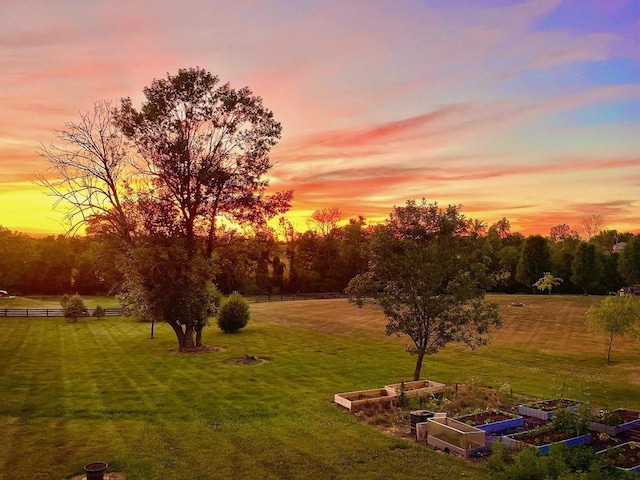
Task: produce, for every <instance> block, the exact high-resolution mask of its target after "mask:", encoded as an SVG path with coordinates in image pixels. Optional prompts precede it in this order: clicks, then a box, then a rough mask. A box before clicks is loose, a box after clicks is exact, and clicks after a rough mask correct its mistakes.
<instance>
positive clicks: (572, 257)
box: [0, 208, 640, 295]
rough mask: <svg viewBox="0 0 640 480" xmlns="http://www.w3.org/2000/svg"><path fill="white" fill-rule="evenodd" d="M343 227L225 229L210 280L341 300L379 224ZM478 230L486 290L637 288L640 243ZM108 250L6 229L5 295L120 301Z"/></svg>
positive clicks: (321, 216)
mask: <svg viewBox="0 0 640 480" xmlns="http://www.w3.org/2000/svg"><path fill="white" fill-rule="evenodd" d="M341 220H342V218H341V212H340V211H339V210H338V209H336V208H325V209H319V210H316V212H314V213H313V215H312V217H311V218H310V219H309V225H308V228H307V229H306V230H305V231H302V232H300V231H297V230H296V229H295V228H294V226H293V225H292V224H291V222H290V221H289V220H287V219H286V217H280V222H279V226H278V227H276V228H266V227H265V228H261V229H259V230H256V231H252V232H243V233H241V232H239V231H237V230H232V229H224V228H222V229H221V232H220V233H219V239H218V246H217V248H216V255H215V257H214V258H215V261H214V264H213V267H212V274H211V280H212V282H213V283H214V284H215V285H216V286H217V288H218V289H219V290H220V291H221V292H223V293H226V294H228V293H231V292H234V291H238V292H240V293H242V294H243V295H260V294H279V293H310V292H336V291H338V292H342V291H343V290H344V289H345V288H346V286H347V285H348V283H349V281H350V280H351V279H352V278H353V277H355V276H356V275H359V274H361V273H363V272H364V271H366V269H367V265H368V264H369V261H370V247H371V235H372V232H373V225H370V224H368V223H367V221H366V219H365V218H363V217H361V216H360V217H357V218H351V219H349V220H348V221H347V222H341ZM339 223H344V224H343V225H339ZM476 223H477V222H476ZM477 227H478V225H476V229H475V230H474V231H473V238H474V241H475V242H477V243H478V244H482V245H483V248H484V249H485V252H486V256H485V261H486V262H487V267H488V269H489V272H490V273H491V275H492V277H493V279H494V283H493V285H491V286H489V288H488V291H491V292H506V293H516V292H519V293H535V292H536V291H537V289H536V287H535V286H534V285H535V284H536V282H538V281H539V280H540V279H541V278H543V277H544V274H545V273H546V272H550V274H551V275H552V276H553V277H555V278H560V279H562V282H558V283H557V284H554V286H553V292H554V293H572V294H580V293H582V294H607V293H609V292H617V291H618V290H619V289H620V288H621V287H623V286H626V285H633V284H638V283H640V253H639V252H640V235H633V234H632V233H628V232H625V233H619V232H617V231H616V230H603V231H601V232H599V233H597V234H595V235H593V236H592V237H591V238H590V239H589V241H585V240H583V239H581V238H580V236H579V235H578V234H577V233H575V232H574V233H569V234H565V235H561V236H558V235H557V234H556V235H554V232H557V230H558V229H557V228H555V227H554V228H553V229H551V232H550V234H549V235H548V236H546V237H543V236H541V235H532V236H528V237H525V236H524V235H522V234H520V233H518V232H512V231H511V228H510V222H509V220H507V219H506V218H503V219H501V220H500V221H498V222H496V223H494V224H493V225H491V226H488V227H484V226H482V228H477ZM620 243H623V244H624V246H623V247H622V248H621V249H620V250H614V246H615V245H618V244H620ZM110 248H111V247H110V245H109V244H108V243H107V242H105V240H104V239H101V238H100V237H99V236H95V235H88V236H74V237H69V236H64V235H59V236H48V237H44V238H34V237H30V236H27V235H25V234H22V233H19V232H11V231H10V230H8V229H7V228H4V227H2V226H0V251H2V252H3V255H2V256H1V257H0V288H3V289H6V290H9V291H10V293H12V294H41V295H63V294H65V293H79V294H81V295H101V294H109V293H111V294H114V293H117V292H118V290H119V289H120V288H121V287H122V285H123V278H122V274H121V272H120V271H119V269H118V268H117V265H116V263H115V261H114V258H113V256H112V255H111V254H110Z"/></svg>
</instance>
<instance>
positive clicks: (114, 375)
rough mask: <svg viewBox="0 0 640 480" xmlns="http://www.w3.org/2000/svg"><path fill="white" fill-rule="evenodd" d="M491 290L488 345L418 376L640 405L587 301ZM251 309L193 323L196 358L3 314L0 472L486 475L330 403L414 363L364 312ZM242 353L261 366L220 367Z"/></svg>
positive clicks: (164, 338) (306, 304)
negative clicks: (91, 469) (92, 466)
mask: <svg viewBox="0 0 640 480" xmlns="http://www.w3.org/2000/svg"><path fill="white" fill-rule="evenodd" d="M491 298H492V299H493V300H496V301H497V302H499V303H500V304H501V312H502V315H503V318H504V323H505V326H504V328H503V329H502V330H500V331H499V332H496V333H495V334H494V336H493V339H492V343H491V345H489V346H487V347H483V348H481V349H479V350H476V351H470V350H467V349H463V348H460V347H448V348H446V349H444V350H443V351H442V352H441V353H440V354H439V355H437V356H435V357H431V358H427V359H426V361H425V365H424V367H423V378H429V379H433V380H436V381H442V382H447V383H452V382H470V381H475V382H477V383H480V384H485V385H490V386H500V387H502V388H506V389H508V388H512V389H513V391H514V392H516V393H522V394H526V395H530V396H535V397H550V396H557V395H562V396H565V397H572V398H576V399H578V400H589V401H591V403H592V404H593V405H598V406H604V407H617V406H628V407H631V408H636V409H637V408H640V342H639V341H630V340H623V339H617V340H616V342H615V343H614V348H613V353H612V359H613V362H614V363H613V364H612V365H610V366H607V365H606V338H605V337H604V336H603V335H601V334H599V333H597V332H592V331H589V330H588V329H587V328H586V327H585V324H584V311H585V310H586V308H587V307H588V306H589V305H591V304H593V303H595V302H598V301H600V300H601V298H597V297H596V298H593V297H564V296H555V295H553V296H551V298H548V297H546V296H543V295H539V296H535V297H534V296H523V297H518V296H511V295H509V296H506V295H504V296H495V297H491ZM3 301H4V300H3ZM514 301H522V302H523V303H525V304H526V306H525V307H511V306H509V303H511V302H514ZM87 303H88V304H89V299H87ZM34 306H35V305H34ZM251 308H252V315H253V317H252V320H251V321H250V323H249V325H248V327H247V328H246V329H245V331H243V332H242V333H240V334H236V335H223V334H222V333H220V332H218V331H217V329H215V328H210V329H207V330H205V342H206V343H208V344H210V345H219V346H222V347H224V348H225V350H224V351H220V352H217V353H210V354H205V355H175V354H174V353H172V350H173V349H175V346H176V345H175V340H174V335H173V333H172V332H171V331H170V328H169V327H168V326H167V325H157V326H156V339H155V340H150V339H148V335H149V325H148V324H140V323H136V322H133V321H131V320H128V319H120V318H111V319H103V320H97V319H92V318H87V319H81V320H79V321H78V323H77V324H73V323H67V322H66V321H65V320H64V319H53V318H49V319H38V318H36V319H33V318H29V319H25V318H15V319H14V318H7V319H2V321H1V322H0V431H2V435H0V479H3V480H4V479H7V480H8V479H33V478H38V479H63V478H70V477H72V476H74V475H78V474H80V473H82V466H83V465H84V464H85V463H88V462H90V461H95V460H103V461H107V462H108V463H109V464H110V467H109V471H124V472H125V473H126V474H127V477H128V478H129V480H135V479H145V480H150V479H186V478H198V479H207V478H273V479H276V478H278V479H279V478H363V479H365V478H367V479H369V478H424V477H425V472H428V476H429V477H430V478H439V479H440V478H442V479H446V478H460V477H461V476H462V473H463V472H464V478H471V479H485V478H486V479H488V478H491V477H494V475H493V474H492V473H491V472H489V471H488V470H486V469H485V468H484V467H483V466H482V465H475V464H470V463H467V462H464V461H462V460H459V459H456V458H452V457H449V456H446V455H442V454H439V453H436V452H433V451H430V450H428V449H426V448H424V447H422V446H417V445H413V444H412V443H410V442H406V441H404V440H398V439H395V438H392V437H388V436H386V435H384V434H383V433H381V432H380V431H379V430H377V429H374V428H372V427H369V426H367V425H364V424H362V423H359V422H358V421H357V420H356V419H355V418H354V416H352V415H350V414H348V413H346V412H345V411H343V410H342V409H341V408H339V407H338V406H336V405H334V404H333V403H332V400H333V394H334V393H337V392H343V391H350V390H356V389H363V388H373V387H379V386H382V385H385V384H389V383H394V382H399V381H400V380H403V379H404V380H408V379H410V376H411V374H412V372H413V364H414V357H412V356H410V355H408V354H406V353H405V352H404V351H403V350H402V344H403V343H405V339H402V338H397V337H386V336H385V335H384V324H385V321H384V318H383V317H382V316H381V314H380V313H379V312H378V311H377V310H376V309H373V308H365V309H362V310H359V309H357V308H356V307H353V306H351V305H349V304H348V303H347V302H346V300H320V301H300V302H282V303H280V302H277V303H263V304H255V305H252V307H251ZM245 354H250V355H255V356H257V357H260V358H263V359H265V360H267V361H266V362H264V363H261V364H256V365H235V364H233V360H234V359H237V358H239V357H241V356H243V355H245Z"/></svg>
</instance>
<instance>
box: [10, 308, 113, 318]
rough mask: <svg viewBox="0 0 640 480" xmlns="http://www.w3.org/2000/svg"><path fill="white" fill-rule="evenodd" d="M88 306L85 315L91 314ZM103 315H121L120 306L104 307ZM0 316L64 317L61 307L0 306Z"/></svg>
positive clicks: (91, 309)
mask: <svg viewBox="0 0 640 480" xmlns="http://www.w3.org/2000/svg"><path fill="white" fill-rule="evenodd" d="M93 312H94V309H93V308H89V309H88V313H87V316H89V317H91V316H93ZM102 316H103V317H121V316H122V308H105V309H104V314H103V315H102ZM0 317H64V310H63V309H62V308H0Z"/></svg>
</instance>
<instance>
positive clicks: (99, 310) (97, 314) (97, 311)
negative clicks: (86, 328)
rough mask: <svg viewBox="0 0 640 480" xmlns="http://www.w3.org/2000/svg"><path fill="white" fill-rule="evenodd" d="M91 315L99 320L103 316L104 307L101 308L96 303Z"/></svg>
mask: <svg viewBox="0 0 640 480" xmlns="http://www.w3.org/2000/svg"><path fill="white" fill-rule="evenodd" d="M92 315H93V316H94V317H96V318H97V319H98V320H101V319H102V317H104V308H102V307H101V306H100V305H96V308H94V310H93V314H92Z"/></svg>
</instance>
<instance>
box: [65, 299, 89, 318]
mask: <svg viewBox="0 0 640 480" xmlns="http://www.w3.org/2000/svg"><path fill="white" fill-rule="evenodd" d="M63 308H64V316H65V317H66V318H72V319H73V322H74V323H76V322H77V321H78V317H86V316H87V315H88V310H87V307H86V305H85V304H84V300H82V298H80V296H79V295H73V296H72V297H70V298H69V301H68V302H67V304H66V306H65V307H63Z"/></svg>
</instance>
